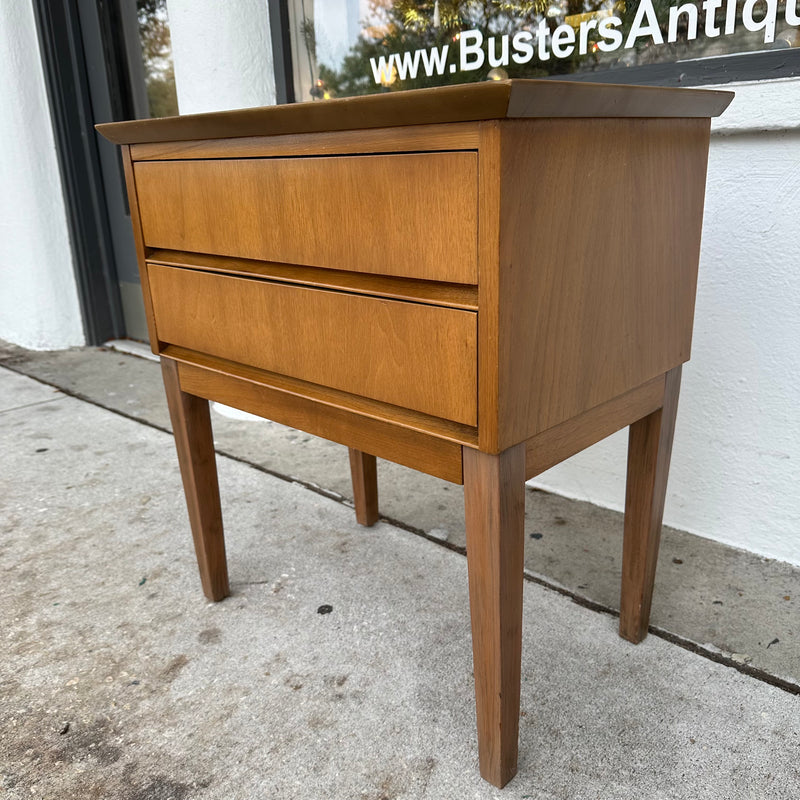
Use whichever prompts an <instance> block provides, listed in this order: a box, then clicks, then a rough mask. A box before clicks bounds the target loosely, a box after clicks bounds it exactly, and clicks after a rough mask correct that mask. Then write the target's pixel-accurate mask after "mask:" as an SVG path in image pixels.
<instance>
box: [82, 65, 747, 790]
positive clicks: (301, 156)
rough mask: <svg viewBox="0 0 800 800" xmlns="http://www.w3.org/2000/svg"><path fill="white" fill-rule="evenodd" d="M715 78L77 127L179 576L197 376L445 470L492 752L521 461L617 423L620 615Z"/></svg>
mask: <svg viewBox="0 0 800 800" xmlns="http://www.w3.org/2000/svg"><path fill="white" fill-rule="evenodd" d="M731 97H732V95H731V94H730V93H728V92H704V91H690V90H673V89H653V88H646V87H633V86H599V85H589V84H580V83H557V82H552V81H507V82H500V83H482V84H471V85H465V86H454V87H445V88H440V89H431V90H425V91H417V92H406V93H394V94H384V95H379V96H372V97H362V98H352V99H345V100H336V101H331V102H327V103H311V104H301V105H295V106H277V107H272V108H260V109H247V110H242V111H231V112H225V113H216V114H203V115H197V116H191V117H176V118H173V119H161V120H147V121H136V122H123V123H114V124H108V125H101V126H98V129H99V131H100V132H101V133H102V134H103V135H104V136H106V137H107V138H109V139H110V140H111V141H113V142H116V143H118V144H121V145H123V147H122V155H123V161H124V165H125V172H126V177H127V183H128V192H129V198H130V206H131V215H132V218H133V225H134V231H135V235H136V241H137V248H138V256H139V265H140V269H141V280H142V289H143V292H144V300H145V306H146V309H147V317H148V324H149V331H150V339H151V343H152V347H153V351H154V352H155V353H158V354H159V355H160V356H161V362H162V367H163V372H164V384H165V387H166V391H167V398H168V401H169V406H170V413H171V415H172V421H173V426H174V429H175V441H176V445H177V449H178V457H179V460H180V465H181V473H182V476H183V483H184V488H185V492H186V500H187V503H188V506H189V516H190V519H191V525H192V533H193V536H194V542H195V549H196V552H197V559H198V562H199V566H200V575H201V579H202V583H203V590H204V591H205V593H206V595H207V596H208V597H209V598H211V599H213V600H219V599H221V598H223V597H225V595H226V594H227V593H228V576H227V569H226V564H225V546H224V541H223V533H222V518H221V514H220V505H219V490H218V486H217V475H216V467H215V463H214V450H213V443H212V436H211V425H210V420H209V413H208V402H207V401H208V400H217V401H220V402H222V403H225V404H228V405H232V406H236V407H238V408H241V409H244V410H247V411H250V412H253V413H256V414H260V415H262V416H264V417H268V418H269V419H273V420H276V421H278V422H282V423H285V424H287V425H291V426H293V427H295V428H300V429H302V430H304V431H308V432H309V433H313V434H317V435H319V436H323V437H326V438H328V439H332V440H334V441H336V442H340V443H342V444H344V445H347V446H348V447H349V448H350V456H351V465H352V473H353V486H354V493H355V497H356V513H357V517H358V520H359V522H361V523H363V524H366V525H369V524H372V523H373V522H375V520H376V519H377V515H378V508H377V485H376V474H375V456H380V457H381V458H386V459H389V460H391V461H396V462H399V463H401V464H405V465H407V466H409V467H413V468H415V469H418V470H422V471H423V472H428V473H430V474H432V475H437V476H439V477H441V478H444V479H446V480H449V481H452V482H454V483H463V484H464V486H465V506H466V527H467V551H468V569H469V592H470V606H471V613H472V636H473V652H474V670H475V692H476V702H477V718H478V741H479V751H480V763H481V774H482V775H483V776H484V777H485V778H486V779H487V780H489V781H491V782H492V783H494V784H495V785H497V786H502V785H503V784H505V783H506V782H507V781H508V780H510V778H511V777H512V776H513V775H514V773H515V771H516V763H517V737H518V715H519V682H520V648H521V631H522V569H523V566H522V565H523V517H524V482H525V480H526V479H527V478H531V477H533V476H534V475H537V474H538V473H540V472H542V471H544V470H545V469H547V468H549V467H551V466H553V465H555V464H557V463H558V462H560V461H562V460H564V459H565V458H567V457H569V456H571V455H573V454H574V453H576V452H578V451H580V450H582V449H583V448H585V447H587V446H589V445H590V444H593V443H594V442H596V441H598V440H600V439H602V438H603V437H605V436H607V435H609V434H611V433H613V432H614V431H616V430H618V429H620V428H622V427H624V426H627V425H630V445H629V454H628V484H627V499H626V513H625V543H624V559H623V581H622V597H621V614H620V633H621V635H622V636H624V637H625V638H626V639H629V640H630V641H633V642H638V641H640V640H641V639H642V638H643V637H644V636H645V634H646V632H647V625H648V618H649V613H650V598H651V595H652V588H653V579H654V574H655V564H656V556H657V552H658V543H659V535H660V529H661V518H662V512H663V507H664V494H665V490H666V483H667V473H668V470H669V459H670V450H671V445H672V434H673V429H674V423H675V411H676V407H677V402H678V392H679V384H680V370H681V364H682V363H683V362H684V361H686V360H688V358H689V350H690V344H691V336H692V318H693V313H694V298H695V285H696V277H697V261H698V255H699V247H700V231H701V223H702V215H703V196H704V189H705V173H706V161H707V152H708V141H709V129H710V121H709V118H710V117H712V116H715V115H717V114H719V113H721V112H722V111H723V110H724V108H725V107H726V106H727V105H728V103H729V102H730V99H731Z"/></svg>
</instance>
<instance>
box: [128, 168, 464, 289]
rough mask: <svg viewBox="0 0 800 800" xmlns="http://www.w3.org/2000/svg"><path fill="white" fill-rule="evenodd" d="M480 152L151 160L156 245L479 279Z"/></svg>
mask: <svg viewBox="0 0 800 800" xmlns="http://www.w3.org/2000/svg"><path fill="white" fill-rule="evenodd" d="M477 165H478V162H477V154H476V153H474V152H448V153H412V154H397V155H374V156H334V157H324V158H321V157H320V158H316V157H314V158H257V159H225V160H207V161H199V160H198V161H140V162H137V163H136V164H135V165H134V172H135V176H136V190H137V194H138V201H139V213H140V215H141V221H142V231H143V235H144V242H145V245H147V246H148V247H154V248H164V249H168V250H188V251H192V252H199V253H210V254H215V255H223V256H232V257H239V258H254V259H261V260H265V261H277V262H283V263H289V264H304V265H309V266H315V267H327V268H332V269H341V270H351V271H357V272H368V273H374V274H379V275H397V276H402V277H409V278H419V279H423V280H436V281H448V282H453V283H468V284H476V283H477V281H478V279H477V208H478V201H477V193H478V185H477V183H478V166H477Z"/></svg>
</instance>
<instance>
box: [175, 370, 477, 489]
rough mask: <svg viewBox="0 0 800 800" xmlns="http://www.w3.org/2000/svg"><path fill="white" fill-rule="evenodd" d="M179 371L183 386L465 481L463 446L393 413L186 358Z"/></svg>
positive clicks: (452, 479)
mask: <svg viewBox="0 0 800 800" xmlns="http://www.w3.org/2000/svg"><path fill="white" fill-rule="evenodd" d="M179 374H180V381H181V387H182V388H183V390H184V391H185V392H189V393H191V394H193V395H197V396H199V397H205V398H208V399H209V400H216V401H218V402H220V403H224V404H225V405H228V406H233V407H234V408H239V409H241V410H242V411H249V412H250V413H252V414H258V415H260V416H262V417H265V418H266V419H271V420H274V421H275V422H280V423H281V424H283V425H290V426H291V427H292V428H297V429H298V430H301V431H306V433H311V434H314V435H315V436H322V437H323V438H325V439H329V440H330V441H332V442H339V444H344V445H347V446H348V447H353V448H355V449H357V450H362V451H368V452H371V453H374V454H375V455H376V456H378V457H379V458H385V459H386V460H387V461H394V462H396V463H397V464H402V465H403V466H406V467H411V468H413V469H416V470H419V471H420V472H425V473H427V474H429V475H434V476H435V477H437V478H441V479H442V480H445V481H450V482H451V483H462V482H463V477H462V475H463V472H462V459H461V447H462V446H461V445H459V444H457V443H455V442H453V441H451V440H449V439H444V438H441V437H438V436H435V435H433V434H430V433H427V432H424V431H422V430H418V429H414V428H411V427H406V426H404V425H399V424H397V423H395V422H391V421H389V419H391V417H389V419H386V418H385V417H384V418H377V417H368V416H365V415H363V414H359V413H357V412H355V411H352V410H350V409H349V408H347V407H346V406H344V405H333V404H330V405H329V404H325V403H322V402H320V401H319V400H317V399H311V398H310V397H308V396H306V395H307V394H310V393H300V392H294V391H291V390H286V389H285V388H284V386H283V385H277V386H276V385H268V384H264V383H260V382H258V381H256V380H253V379H250V378H245V377H241V376H239V375H236V374H230V373H225V372H223V371H221V370H218V369H210V368H207V367H201V366H197V365H196V364H192V363H190V362H188V361H184V362H181V363H180V366H179ZM386 416H388V415H386Z"/></svg>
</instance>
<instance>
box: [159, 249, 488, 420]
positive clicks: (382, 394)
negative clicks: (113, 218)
mask: <svg viewBox="0 0 800 800" xmlns="http://www.w3.org/2000/svg"><path fill="white" fill-rule="evenodd" d="M148 275H149V281H150V293H151V298H152V303H153V312H154V315H155V322H156V331H157V335H158V340H159V342H161V343H163V344H174V345H178V346H180V347H186V348H189V349H191V350H196V351H199V352H201V353H207V354H209V355H213V356H217V357H219V358H226V359H229V360H231V361H236V362H238V363H241V364H247V365H249V366H253V367H257V368H259V369H265V370H269V371H270V372H277V373H280V374H282V375H289V376H291V377H293V378H299V379H301V380H305V381H309V382H311V383H316V384H320V385H322V386H330V387H332V388H334V389H339V390H341V391H345V392H350V393H352V394H356V395H360V396H363V397H369V398H372V399H374V400H380V401H383V402H386V403H393V404H394V405H398V406H401V407H403V408H409V409H413V410H414V411H420V412H422V413H425V414H431V415H433V416H436V417H441V418H443V419H449V420H453V421H454V422H460V423H463V424H465V425H472V426H475V425H477V315H476V314H475V313H474V312H472V311H462V310H458V309H452V308H442V307H437V306H430V305H423V304H419V303H409V302H402V301H396V300H385V299H381V298H377V297H368V296H364V295H357V294H348V293H346V292H336V291H327V290H323V289H308V288H305V287H302V286H294V285H287V284H281V283H273V282H270V281H265V280H259V279H250V278H240V277H232V276H228V275H218V274H213V273H207V272H201V271H195V270H191V269H182V268H176V267H164V266H161V265H156V264H148Z"/></svg>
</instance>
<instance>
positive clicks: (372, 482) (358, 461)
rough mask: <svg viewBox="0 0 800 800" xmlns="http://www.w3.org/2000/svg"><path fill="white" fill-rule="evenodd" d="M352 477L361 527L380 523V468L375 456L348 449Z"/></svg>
mask: <svg viewBox="0 0 800 800" xmlns="http://www.w3.org/2000/svg"><path fill="white" fill-rule="evenodd" d="M348 449H349V451H350V475H351V477H352V478H353V503H354V505H355V507H356V521H357V522H358V524H359V525H366V526H367V527H369V526H370V525H374V524H375V523H376V522H377V521H378V466H377V461H376V459H375V456H371V455H369V454H368V453H362V452H361V451H360V450H354V449H353V448H352V447H350V448H348Z"/></svg>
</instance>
